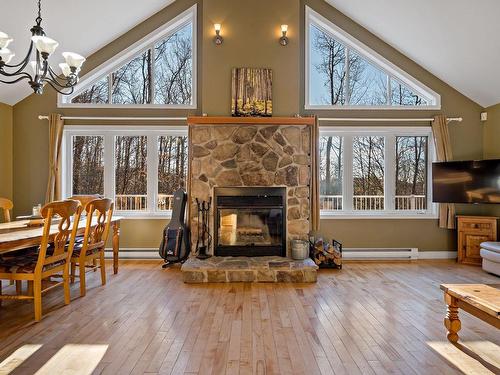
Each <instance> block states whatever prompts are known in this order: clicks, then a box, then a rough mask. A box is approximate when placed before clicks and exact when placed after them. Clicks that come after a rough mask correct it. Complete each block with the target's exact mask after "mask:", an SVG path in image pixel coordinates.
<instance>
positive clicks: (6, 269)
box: [0, 255, 66, 273]
mask: <svg viewBox="0 0 500 375" xmlns="http://www.w3.org/2000/svg"><path fill="white" fill-rule="evenodd" d="M36 263H37V257H34V256H33V255H27V256H19V257H16V258H11V259H8V260H4V261H0V273H34V272H35V267H36ZM65 263H66V260H65V259H62V260H60V261H57V262H54V263H50V264H46V265H45V266H44V267H43V271H44V272H45V271H48V270H50V269H52V268H55V267H58V266H61V265H63V264H65Z"/></svg>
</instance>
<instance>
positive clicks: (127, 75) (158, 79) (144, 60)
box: [59, 5, 196, 108]
mask: <svg viewBox="0 0 500 375" xmlns="http://www.w3.org/2000/svg"><path fill="white" fill-rule="evenodd" d="M59 104H60V106H68V107H80V106H85V107H118V108H124V107H126V108H129V107H141V108H143V107H166V108H195V107H196V5H195V6H193V7H191V8H190V9H188V10H186V11H185V12H184V13H182V14H180V15H179V16H177V17H176V18H174V19H173V20H171V21H170V22H168V23H167V24H165V25H164V26H162V27H161V28H160V29H158V30H155V31H154V32H152V33H150V34H149V35H147V36H146V37H144V38H143V39H141V40H140V41H138V42H137V43H135V44H133V45H132V46H130V47H129V48H128V49H126V50H125V51H123V52H122V53H121V54H119V55H117V56H115V57H114V58H113V59H111V60H109V61H107V62H105V63H104V64H101V65H100V66H99V67H97V68H96V69H94V70H93V71H91V72H89V73H88V74H86V75H85V76H84V77H83V78H82V80H81V82H80V83H79V84H78V86H77V88H76V90H75V92H74V93H73V95H70V96H62V95H60V96H59Z"/></svg>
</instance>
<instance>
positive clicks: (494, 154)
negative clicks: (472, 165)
mask: <svg viewBox="0 0 500 375" xmlns="http://www.w3.org/2000/svg"><path fill="white" fill-rule="evenodd" d="M486 112H487V113H488V120H487V121H485V122H484V125H483V130H484V142H483V145H484V158H485V159H494V158H500V103H498V104H497V105H494V106H491V107H488V108H486Z"/></svg>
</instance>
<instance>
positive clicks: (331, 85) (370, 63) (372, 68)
mask: <svg viewBox="0 0 500 375" xmlns="http://www.w3.org/2000/svg"><path fill="white" fill-rule="evenodd" d="M305 50H306V64H305V67H306V74H305V76H306V85H305V86H306V87H305V88H306V93H305V98H306V101H305V107H306V109H333V108H339V107H341V108H342V109H348V108H353V109H379V108H380V109H384V108H386V109H398V108H404V109H412V108H413V109H422V108H424V109H429V108H439V107H440V97H439V95H438V94H437V93H435V92H434V91H432V90H431V89H429V88H428V87H426V86H425V85H424V84H422V83H420V82H419V81H417V80H416V79H415V78H413V77H411V76H409V75H408V74H407V73H405V72H404V71H402V70H401V69H400V68H398V67H397V66H395V65H394V64H392V63H391V62H389V61H388V60H386V59H385V58H383V57H382V56H380V55H379V54H378V53H377V52H375V51H373V50H372V49H370V48H369V47H367V46H366V45H364V44H363V43H361V42H360V41H358V40H357V39H355V38H353V37H352V36H351V35H349V34H347V33H346V32H345V31H343V30H341V29H340V28H339V27H337V26H336V25H334V24H333V23H332V22H330V21H329V20H327V19H326V18H324V17H322V16H321V15H320V14H318V13H316V12H315V11H313V10H312V9H310V8H308V7H306V46H305Z"/></svg>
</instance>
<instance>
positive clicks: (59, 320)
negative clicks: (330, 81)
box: [0, 261, 500, 375]
mask: <svg viewBox="0 0 500 375" xmlns="http://www.w3.org/2000/svg"><path fill="white" fill-rule="evenodd" d="M110 266H111V265H108V267H109V268H108V271H109V272H108V275H109V276H108V285H106V286H105V287H101V286H100V284H99V276H98V274H97V273H95V274H92V275H91V276H90V280H89V288H90V290H89V291H88V293H87V296H86V297H84V298H79V297H78V295H79V294H78V290H77V288H78V285H75V287H74V288H73V290H72V298H73V300H72V303H71V304H70V305H69V306H66V307H65V306H64V305H63V293H62V289H61V290H57V289H56V290H52V291H50V292H49V293H48V294H47V295H46V296H45V298H44V318H43V320H42V322H40V323H38V324H37V323H34V322H33V309H32V305H31V303H30V302H18V301H8V302H4V305H3V306H2V307H0V362H1V363H0V374H7V373H11V374H33V373H38V374H61V373H63V371H67V372H65V373H71V374H90V373H94V374H143V373H149V374H157V373H158V374H217V375H218V374H252V373H253V374H462V373H465V374H483V373H484V374H487V373H497V374H499V373H500V333H499V331H498V330H495V329H494V328H493V327H491V326H489V325H487V324H486V323H483V322H481V321H479V320H477V319H476V318H474V317H472V316H469V315H467V314H466V313H462V315H461V318H462V330H461V331H460V337H461V342H460V345H458V346H453V345H452V344H450V343H448V342H447V340H446V332H445V330H444V327H443V317H444V314H445V306H444V303H443V297H442V292H441V291H440V290H439V284H440V283H499V282H500V278H497V277H495V276H492V275H488V274H486V273H484V272H482V271H481V269H480V268H476V267H469V266H460V265H456V264H455V263H451V262H443V261H441V262H437V261H434V262H418V263H397V262H392V263H368V262H365V263H348V264H346V265H345V266H344V269H343V270H341V271H338V270H325V271H323V270H322V271H320V275H319V280H318V283H317V284H313V285H306V284H295V285H293V284H243V283H241V284H218V285H214V284H211V285H185V284H183V283H182V281H181V275H180V272H179V270H178V269H170V270H162V269H161V267H160V262H157V261H123V262H122V263H121V268H120V273H119V274H118V275H112V274H111V268H110ZM5 292H6V291H5Z"/></svg>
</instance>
